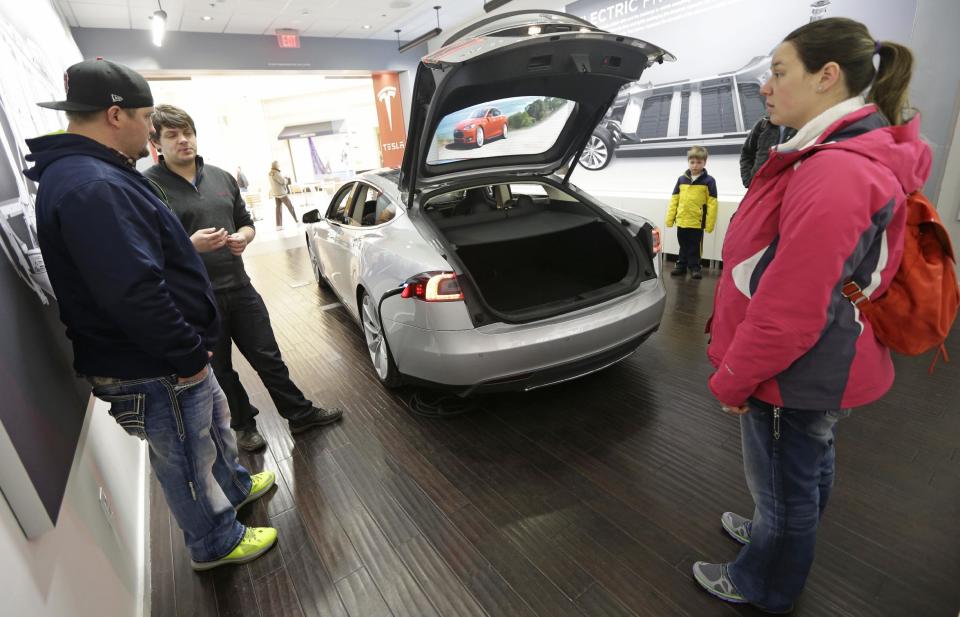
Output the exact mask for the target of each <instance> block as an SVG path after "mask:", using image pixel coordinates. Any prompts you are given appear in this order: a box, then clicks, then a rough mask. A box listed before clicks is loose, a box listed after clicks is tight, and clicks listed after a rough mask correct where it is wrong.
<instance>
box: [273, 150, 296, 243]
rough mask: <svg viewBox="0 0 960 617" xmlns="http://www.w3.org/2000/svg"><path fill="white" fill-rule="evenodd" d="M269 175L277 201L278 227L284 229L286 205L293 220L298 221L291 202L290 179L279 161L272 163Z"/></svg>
mask: <svg viewBox="0 0 960 617" xmlns="http://www.w3.org/2000/svg"><path fill="white" fill-rule="evenodd" d="M268 177H269V178H270V196H271V197H273V199H274V201H276V202H277V229H283V206H284V205H286V206H287V210H289V211H290V216H292V217H293V221H294V222H296V221H297V213H296V212H295V211H294V209H293V204H292V203H290V189H289V188H288V185H289V184H290V180H288V179H287V178H285V177H284V176H283V174H281V173H280V164H279V163H278V162H277V161H274V162H273V163H271V164H270V173H269V174H268Z"/></svg>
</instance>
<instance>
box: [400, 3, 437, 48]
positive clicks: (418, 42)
mask: <svg viewBox="0 0 960 617" xmlns="http://www.w3.org/2000/svg"><path fill="white" fill-rule="evenodd" d="M433 10H434V11H436V12H437V27H436V28H434V29H433V30H430V31H429V32H424V33H423V34H421V35H420V36H418V37H417V38H415V39H413V40H412V41H407V42H406V43H404V44H403V45H400V31H399V30H394V32H396V33H397V46H398V47H397V49H398V50H399V51H400V52H401V53H403V52H405V51H407V50H408V49H413V48H414V47H417V46H419V45H423V44H424V43H426V42H427V41H429V40H430V39H432V38H433V37H435V36H437V35H438V34H440V33H441V32H443V30H441V29H440V5H437V6H435V7H433Z"/></svg>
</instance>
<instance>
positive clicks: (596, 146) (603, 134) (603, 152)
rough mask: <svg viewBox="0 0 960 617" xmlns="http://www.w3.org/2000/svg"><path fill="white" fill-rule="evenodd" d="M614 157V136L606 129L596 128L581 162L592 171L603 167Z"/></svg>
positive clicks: (584, 149) (581, 157) (585, 148)
mask: <svg viewBox="0 0 960 617" xmlns="http://www.w3.org/2000/svg"><path fill="white" fill-rule="evenodd" d="M612 159H613V137H611V136H610V133H609V132H608V131H607V130H606V129H595V130H594V131H593V134H592V135H591V136H590V140H589V141H588V142H587V145H586V146H585V147H584V148H583V153H582V154H581V155H580V164H581V165H582V166H583V167H584V168H586V169H589V170H590V171H597V170H599V169H603V168H604V167H606V166H607V165H609V164H610V161H611V160H612Z"/></svg>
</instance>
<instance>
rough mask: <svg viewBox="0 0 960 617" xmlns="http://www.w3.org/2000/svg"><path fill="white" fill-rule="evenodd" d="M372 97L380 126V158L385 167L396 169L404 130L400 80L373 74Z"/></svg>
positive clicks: (404, 137) (389, 75) (402, 147)
mask: <svg viewBox="0 0 960 617" xmlns="http://www.w3.org/2000/svg"><path fill="white" fill-rule="evenodd" d="M373 95H374V98H375V103H376V106H377V121H378V123H379V125H380V157H381V158H382V159H383V164H384V166H386V167H393V168H397V167H400V163H401V162H402V161H403V150H404V147H405V145H406V129H405V128H404V126H403V105H402V104H401V103H400V80H399V79H398V78H397V74H396V73H374V74H373Z"/></svg>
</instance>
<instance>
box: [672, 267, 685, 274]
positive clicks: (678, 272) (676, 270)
mask: <svg viewBox="0 0 960 617" xmlns="http://www.w3.org/2000/svg"><path fill="white" fill-rule="evenodd" d="M686 273H687V269H686V268H674V269H673V272H671V273H670V276H683V275H684V274H686Z"/></svg>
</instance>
